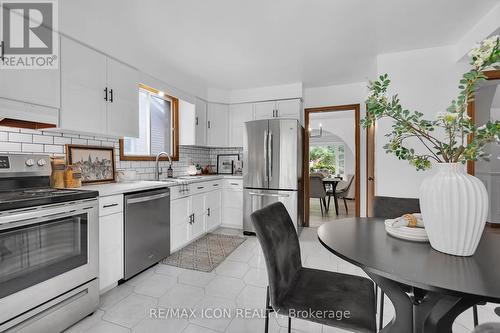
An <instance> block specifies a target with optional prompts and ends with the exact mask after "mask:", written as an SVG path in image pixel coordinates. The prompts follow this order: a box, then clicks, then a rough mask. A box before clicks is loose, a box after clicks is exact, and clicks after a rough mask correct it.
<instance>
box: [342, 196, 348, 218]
mask: <svg viewBox="0 0 500 333" xmlns="http://www.w3.org/2000/svg"><path fill="white" fill-rule="evenodd" d="M342 199H344V206H345V213H346V215H349V209H347V200H346V199H345V198H342Z"/></svg>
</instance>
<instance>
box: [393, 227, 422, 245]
mask: <svg viewBox="0 0 500 333" xmlns="http://www.w3.org/2000/svg"><path fill="white" fill-rule="evenodd" d="M398 229H401V228H392V227H387V226H386V228H385V230H386V232H387V233H388V234H389V235H391V236H394V237H396V238H400V239H404V240H409V241H413V242H428V241H429V238H428V237H427V234H426V233H425V230H423V231H424V233H423V234H419V235H415V234H408V233H405V232H402V231H401V230H398Z"/></svg>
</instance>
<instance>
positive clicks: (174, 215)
mask: <svg viewBox="0 0 500 333" xmlns="http://www.w3.org/2000/svg"><path fill="white" fill-rule="evenodd" d="M190 204H191V200H190V197H185V198H180V199H176V200H172V201H170V252H173V251H175V250H177V249H179V248H181V247H182V246H184V245H185V244H187V242H188V241H189V234H188V231H189V221H190V218H189V215H190V209H191V208H190Z"/></svg>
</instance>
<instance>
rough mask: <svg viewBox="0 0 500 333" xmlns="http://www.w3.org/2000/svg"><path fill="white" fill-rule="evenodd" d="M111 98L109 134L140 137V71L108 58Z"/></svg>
mask: <svg viewBox="0 0 500 333" xmlns="http://www.w3.org/2000/svg"><path fill="white" fill-rule="evenodd" d="M107 65H108V66H107V67H108V71H107V72H108V84H107V87H108V89H109V100H108V104H107V106H108V112H107V125H108V134H109V135H113V136H120V137H123V136H127V137H132V138H137V137H139V72H138V71H137V70H136V69H134V68H132V67H129V66H127V65H124V64H122V63H121V62H118V61H116V60H113V59H110V58H108V59H107Z"/></svg>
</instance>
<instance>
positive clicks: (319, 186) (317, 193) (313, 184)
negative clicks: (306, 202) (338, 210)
mask: <svg viewBox="0 0 500 333" xmlns="http://www.w3.org/2000/svg"><path fill="white" fill-rule="evenodd" d="M323 178H324V177H323V175H322V174H321V173H312V174H311V175H310V176H309V187H310V189H309V197H310V198H314V199H319V205H320V208H321V215H322V216H323V215H324V214H325V213H326V212H328V209H327V207H326V197H327V195H326V190H325V186H324V185H323Z"/></svg>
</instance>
